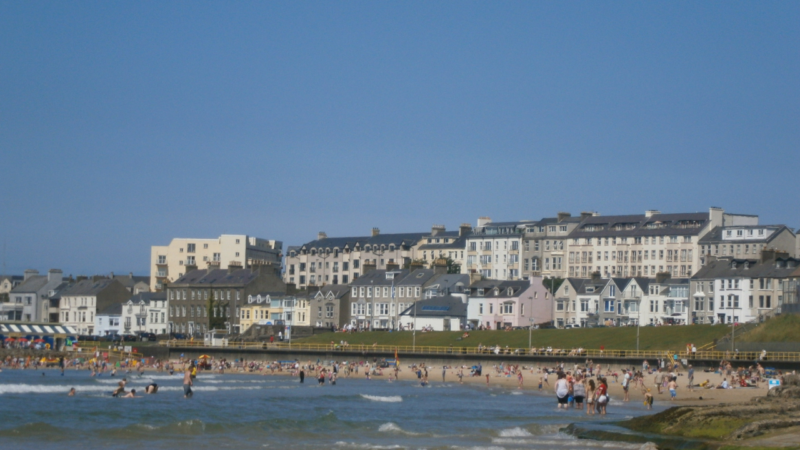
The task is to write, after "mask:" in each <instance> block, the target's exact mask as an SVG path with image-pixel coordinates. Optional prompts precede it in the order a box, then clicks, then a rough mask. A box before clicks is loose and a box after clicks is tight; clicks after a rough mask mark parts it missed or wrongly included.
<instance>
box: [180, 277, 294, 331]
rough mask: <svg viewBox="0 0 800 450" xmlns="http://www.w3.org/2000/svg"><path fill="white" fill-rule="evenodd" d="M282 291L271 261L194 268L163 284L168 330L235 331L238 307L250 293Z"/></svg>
mask: <svg viewBox="0 0 800 450" xmlns="http://www.w3.org/2000/svg"><path fill="white" fill-rule="evenodd" d="M261 292H284V293H285V292H286V285H285V284H284V283H283V280H281V278H280V276H279V273H278V269H277V268H276V267H275V266H273V265H272V264H262V265H254V266H251V267H250V268H247V269H244V268H242V267H241V266H233V265H228V268H227V269H197V270H192V271H190V272H188V273H187V274H186V275H184V276H182V277H180V278H178V279H177V280H175V282H173V283H170V284H169V285H167V300H168V301H169V320H170V332H179V333H189V334H192V335H199V334H200V333H204V332H206V331H209V330H212V329H217V330H220V329H224V330H227V331H228V332H232V333H239V332H240V331H243V330H241V326H240V317H241V314H240V311H241V308H242V307H243V306H245V305H246V303H247V298H248V296H250V295H257V294H258V293H261Z"/></svg>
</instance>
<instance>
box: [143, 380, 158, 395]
mask: <svg viewBox="0 0 800 450" xmlns="http://www.w3.org/2000/svg"><path fill="white" fill-rule="evenodd" d="M156 392H158V385H157V384H156V383H152V384H148V385H147V387H146V388H144V393H145V394H155V393H156Z"/></svg>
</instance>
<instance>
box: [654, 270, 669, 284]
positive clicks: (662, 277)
mask: <svg viewBox="0 0 800 450" xmlns="http://www.w3.org/2000/svg"><path fill="white" fill-rule="evenodd" d="M670 278H672V274H671V273H669V272H659V273H657V274H656V283H658V284H661V283H663V282H665V281H667V280H669V279H670Z"/></svg>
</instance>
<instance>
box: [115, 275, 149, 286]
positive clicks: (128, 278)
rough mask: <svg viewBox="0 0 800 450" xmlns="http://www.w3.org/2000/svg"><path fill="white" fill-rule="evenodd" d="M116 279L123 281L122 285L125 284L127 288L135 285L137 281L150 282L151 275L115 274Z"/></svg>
mask: <svg viewBox="0 0 800 450" xmlns="http://www.w3.org/2000/svg"><path fill="white" fill-rule="evenodd" d="M114 279H115V280H117V281H119V282H120V283H122V285H123V286H125V287H126V288H130V287H133V286H135V285H136V283H145V284H147V285H149V284H150V277H140V276H132V275H115V276H114Z"/></svg>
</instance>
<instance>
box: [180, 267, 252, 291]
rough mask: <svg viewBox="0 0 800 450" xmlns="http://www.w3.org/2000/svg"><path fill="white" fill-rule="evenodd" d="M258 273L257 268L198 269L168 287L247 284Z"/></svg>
mask: <svg viewBox="0 0 800 450" xmlns="http://www.w3.org/2000/svg"><path fill="white" fill-rule="evenodd" d="M258 275H259V273H258V271H257V270H251V269H234V270H232V271H231V272H230V273H228V269H197V270H193V271H191V272H189V273H186V274H184V275H183V276H181V277H180V278H178V279H177V280H175V281H174V282H172V283H171V284H169V285H168V286H167V287H169V286H175V285H193V284H217V285H225V284H228V285H247V284H250V283H251V282H252V281H253V280H255V279H256V278H257V277H258Z"/></svg>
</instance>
